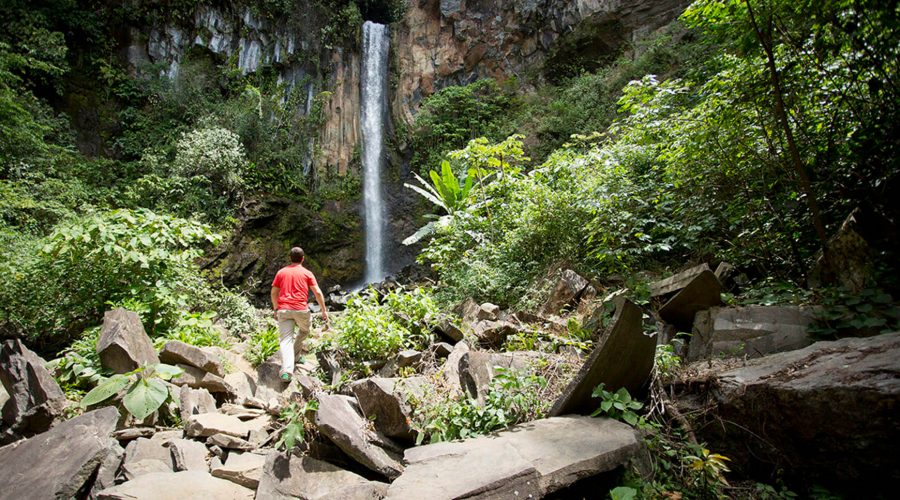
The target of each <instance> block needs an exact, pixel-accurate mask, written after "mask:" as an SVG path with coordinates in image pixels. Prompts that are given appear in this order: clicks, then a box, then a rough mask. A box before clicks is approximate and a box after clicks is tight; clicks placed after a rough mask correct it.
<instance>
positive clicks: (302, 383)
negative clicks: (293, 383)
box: [297, 375, 323, 399]
mask: <svg viewBox="0 0 900 500" xmlns="http://www.w3.org/2000/svg"><path fill="white" fill-rule="evenodd" d="M297 386H298V387H300V393H301V394H303V397H304V398H306V399H309V398H311V397H313V395H314V394H316V393H317V392H319V391H321V390H322V388H323V387H322V381H321V380H319V379H317V378H314V377H310V376H309V375H297Z"/></svg>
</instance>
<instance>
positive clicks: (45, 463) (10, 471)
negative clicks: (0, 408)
mask: <svg viewBox="0 0 900 500" xmlns="http://www.w3.org/2000/svg"><path fill="white" fill-rule="evenodd" d="M118 420H119V412H118V411H117V410H116V409H115V408H113V407H106V408H101V409H99V410H94V411H91V412H88V413H85V414H84V415H80V416H78V417H75V418H73V419H71V420H67V421H65V422H62V423H60V424H58V425H56V426H55V427H53V428H51V429H50V430H48V431H47V432H44V433H42V434H38V435H37V436H34V437H32V438H29V439H26V440H24V441H18V442H16V443H13V444H10V445H7V446H4V447H2V448H0V491H2V496H3V497H4V498H73V497H75V496H76V493H78V492H79V491H83V489H84V488H85V483H86V482H87V481H88V480H89V479H90V478H91V477H92V476H93V475H94V473H95V472H96V471H97V469H98V467H100V464H101V463H102V462H104V461H105V460H106V459H107V457H108V455H109V453H110V451H112V450H114V449H115V447H116V446H118V444H117V443H116V441H115V440H114V439H112V437H111V434H112V432H113V430H115V428H116V422H117V421H118Z"/></svg>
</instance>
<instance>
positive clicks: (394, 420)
mask: <svg viewBox="0 0 900 500" xmlns="http://www.w3.org/2000/svg"><path fill="white" fill-rule="evenodd" d="M426 385H427V380H426V379H425V377H408V378H381V377H371V378H366V379H362V380H358V381H356V382H354V383H353V384H351V385H350V389H351V390H352V391H353V394H354V395H356V399H357V401H358V402H359V406H360V409H362V412H363V415H364V416H365V417H367V418H371V419H374V421H375V428H376V429H378V431H379V432H381V433H382V434H384V435H385V436H388V437H391V438H395V439H400V440H403V441H407V442H410V443H412V442H414V441H415V440H416V435H417V433H416V431H414V430H413V429H412V428H411V427H410V419H411V417H412V408H411V407H410V405H409V403H408V400H409V398H410V396H413V397H417V398H421V397H422V395H423V394H424V391H425V387H426Z"/></svg>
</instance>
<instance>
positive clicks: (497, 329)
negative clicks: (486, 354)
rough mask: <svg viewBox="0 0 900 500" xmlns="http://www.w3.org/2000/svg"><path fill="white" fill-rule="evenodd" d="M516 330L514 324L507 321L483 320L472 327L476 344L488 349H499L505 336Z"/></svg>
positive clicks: (504, 340)
mask: <svg viewBox="0 0 900 500" xmlns="http://www.w3.org/2000/svg"><path fill="white" fill-rule="evenodd" d="M516 331H517V329H516V326H515V325H514V324H512V323H510V322H509V321H490V320H483V321H479V322H478V323H475V325H474V326H473V327H472V332H473V333H474V334H475V338H476V339H478V345H480V346H482V347H485V348H489V349H499V348H500V347H502V346H503V343H504V342H506V337H508V336H510V335H513V334H514V333H516Z"/></svg>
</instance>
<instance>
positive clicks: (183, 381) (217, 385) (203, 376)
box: [172, 364, 235, 397]
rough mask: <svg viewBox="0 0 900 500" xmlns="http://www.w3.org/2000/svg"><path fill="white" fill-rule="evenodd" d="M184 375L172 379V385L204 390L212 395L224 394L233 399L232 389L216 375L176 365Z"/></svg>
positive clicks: (192, 367) (191, 367) (187, 366)
mask: <svg viewBox="0 0 900 500" xmlns="http://www.w3.org/2000/svg"><path fill="white" fill-rule="evenodd" d="M176 366H178V367H179V368H181V369H182V370H184V373H182V374H181V375H179V376H178V377H176V378H173V379H172V383H173V384H175V385H178V386H185V385H186V386H188V387H191V388H194V389H206V390H207V391H209V392H212V393H221V394H225V395H226V396H228V397H234V396H235V392H234V388H233V387H231V386H230V385H229V384H228V382H225V379H223V378H222V377H219V376H218V375H213V374H212V373H209V372H205V371H203V370H201V369H199V368H196V367H194V366H190V365H181V364H179V365H176Z"/></svg>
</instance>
